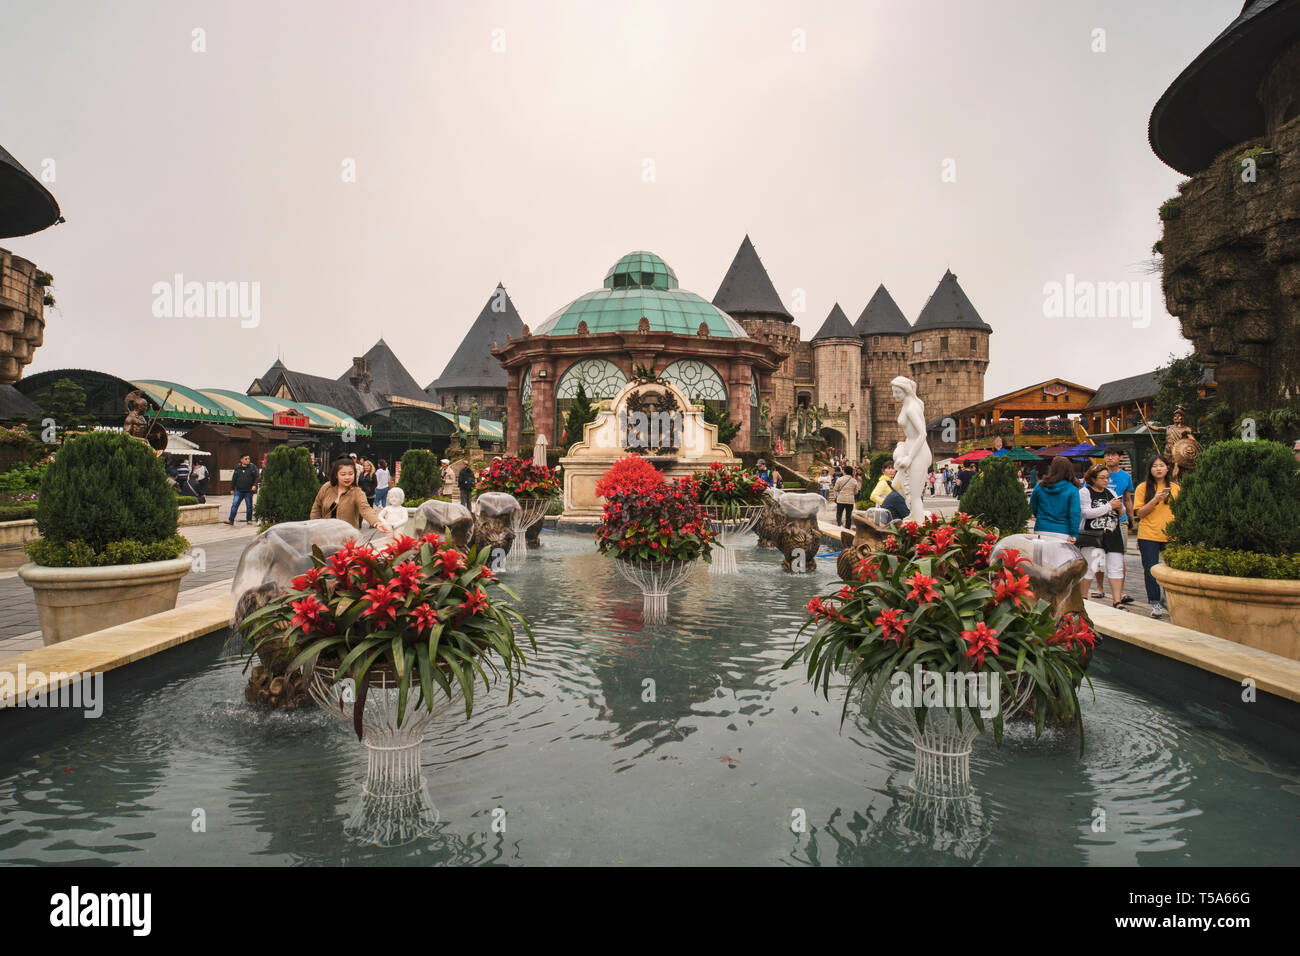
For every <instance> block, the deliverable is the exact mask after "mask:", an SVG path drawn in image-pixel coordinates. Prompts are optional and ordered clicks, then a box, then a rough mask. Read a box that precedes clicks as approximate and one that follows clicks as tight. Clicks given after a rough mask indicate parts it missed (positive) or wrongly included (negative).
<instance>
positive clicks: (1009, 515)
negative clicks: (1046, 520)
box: [961, 455, 1029, 535]
mask: <svg viewBox="0 0 1300 956" xmlns="http://www.w3.org/2000/svg"><path fill="white" fill-rule="evenodd" d="M1018 474H1019V470H1018V469H1017V467H1016V463H1015V462H1014V461H1008V460H1007V459H1006V458H1005V457H1003V456H1001V455H997V456H994V455H990V456H988V457H987V458H985V459H984V460H983V461H982V462H980V464H979V474H977V475H976V476H975V477H974V478H973V479H971V483H970V487H969V488H967V489H966V494H964V495H963V496H962V499H961V510H962V511H964V512H966V514H968V515H974V516H975V517H977V518H979V519H980V520H981V521H982V522H984V523H985V524H989V525H992V526H993V527H995V528H997V529H998V531H999V532H1000V533H1001V534H1003V535H1008V534H1019V533H1020V532H1022V531H1024V530H1025V528H1026V527H1027V526H1028V524H1029V501H1028V500H1027V499H1026V498H1025V491H1024V489H1023V488H1021V487H1020V479H1019V478H1018V477H1017V475H1018Z"/></svg>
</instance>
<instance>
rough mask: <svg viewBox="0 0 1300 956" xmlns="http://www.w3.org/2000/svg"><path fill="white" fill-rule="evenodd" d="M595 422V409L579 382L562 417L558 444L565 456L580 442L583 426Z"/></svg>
mask: <svg viewBox="0 0 1300 956" xmlns="http://www.w3.org/2000/svg"><path fill="white" fill-rule="evenodd" d="M595 420H596V409H595V408H594V407H592V404H591V402H590V401H589V400H588V399H587V390H586V389H585V388H583V386H582V383H581V382H579V383H578V391H577V394H575V395H574V396H573V404H572V405H570V406H569V411H568V413H567V414H566V415H565V416H564V433H563V434H562V435H560V444H561V445H563V446H564V453H565V454H566V455H567V454H568V453H569V449H571V448H572V447H573V446H574V445H576V444H578V442H580V441H582V429H583V426H584V425H586V424H588V423H589V422H594V421H595Z"/></svg>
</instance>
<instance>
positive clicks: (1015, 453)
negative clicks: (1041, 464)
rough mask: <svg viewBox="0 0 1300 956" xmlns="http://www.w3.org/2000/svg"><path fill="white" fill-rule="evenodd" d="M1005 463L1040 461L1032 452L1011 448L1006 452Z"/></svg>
mask: <svg viewBox="0 0 1300 956" xmlns="http://www.w3.org/2000/svg"><path fill="white" fill-rule="evenodd" d="M1007 461H1042V459H1041V458H1039V457H1038V456H1037V455H1035V454H1034V453H1033V452H1032V451H1025V449H1023V448H1012V449H1010V450H1009V451H1008V452H1007Z"/></svg>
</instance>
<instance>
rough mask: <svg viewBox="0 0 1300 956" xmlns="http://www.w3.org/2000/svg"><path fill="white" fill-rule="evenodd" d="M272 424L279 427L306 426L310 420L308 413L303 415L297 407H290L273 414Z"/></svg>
mask: <svg viewBox="0 0 1300 956" xmlns="http://www.w3.org/2000/svg"><path fill="white" fill-rule="evenodd" d="M271 424H273V425H275V426H277V427H279V428H306V427H307V425H308V424H309V422H308V421H307V416H306V415H303V414H302V413H301V412H299V411H298V410H297V409H296V408H290V409H287V410H285V411H283V412H276V413H275V414H273V415H272V416H271Z"/></svg>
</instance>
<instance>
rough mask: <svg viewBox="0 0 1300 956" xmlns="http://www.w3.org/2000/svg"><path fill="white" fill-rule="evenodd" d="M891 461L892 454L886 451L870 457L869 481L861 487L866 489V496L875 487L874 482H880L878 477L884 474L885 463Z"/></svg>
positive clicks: (892, 458)
mask: <svg viewBox="0 0 1300 956" xmlns="http://www.w3.org/2000/svg"><path fill="white" fill-rule="evenodd" d="M893 460H894V456H893V453H892V452H887V451H878V452H876V453H875V454H874V455H872V456H871V474H870V476H869V480H868V481H867V482H866V484H864V485H863V486H862V487H863V488H866V489H868V490H867V494H870V493H871V490H872V489H874V488H875V487H876V482H878V481H879V480H880V476H881V475H883V474H884V473H885V465H886V463H888V462H891V461H893Z"/></svg>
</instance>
